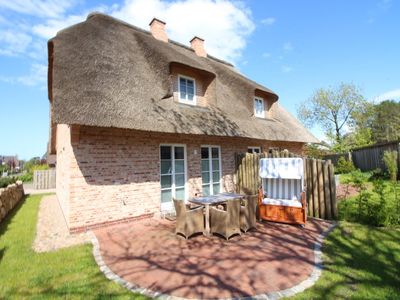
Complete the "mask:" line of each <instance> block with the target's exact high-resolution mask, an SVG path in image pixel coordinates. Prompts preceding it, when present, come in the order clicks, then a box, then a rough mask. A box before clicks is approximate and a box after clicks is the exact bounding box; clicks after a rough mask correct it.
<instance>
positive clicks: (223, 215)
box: [210, 199, 241, 240]
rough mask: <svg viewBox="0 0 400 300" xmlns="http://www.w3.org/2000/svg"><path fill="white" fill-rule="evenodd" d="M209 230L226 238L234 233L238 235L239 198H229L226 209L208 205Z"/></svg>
mask: <svg viewBox="0 0 400 300" xmlns="http://www.w3.org/2000/svg"><path fill="white" fill-rule="evenodd" d="M210 223H211V224H210V225H211V226H210V227H211V228H210V230H211V233H218V234H220V235H222V236H223V237H225V238H226V239H227V240H228V239H229V238H230V237H231V236H232V235H234V234H239V235H240V233H241V232H240V199H235V200H229V201H227V203H226V211H225V210H221V209H218V208H215V207H210Z"/></svg>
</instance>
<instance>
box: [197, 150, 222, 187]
mask: <svg viewBox="0 0 400 300" xmlns="http://www.w3.org/2000/svg"><path fill="white" fill-rule="evenodd" d="M201 148H207V149H208V155H209V157H208V158H209V170H208V171H209V176H210V182H208V183H209V184H210V194H211V191H212V194H218V193H221V192H222V152H221V146H218V145H201V146H200V162H201V159H202V158H201ZM211 148H218V154H219V157H218V160H219V161H218V164H219V191H217V192H215V191H214V187H213V186H212V185H213V184H214V182H213V179H212V176H213V174H212V173H213V172H214V170H213V168H212V150H211V151H210V149H211ZM210 155H211V156H210ZM200 168H201V163H200ZM201 173H203V172H202V170H201ZM201 188H202V189H203V181H202V182H201Z"/></svg>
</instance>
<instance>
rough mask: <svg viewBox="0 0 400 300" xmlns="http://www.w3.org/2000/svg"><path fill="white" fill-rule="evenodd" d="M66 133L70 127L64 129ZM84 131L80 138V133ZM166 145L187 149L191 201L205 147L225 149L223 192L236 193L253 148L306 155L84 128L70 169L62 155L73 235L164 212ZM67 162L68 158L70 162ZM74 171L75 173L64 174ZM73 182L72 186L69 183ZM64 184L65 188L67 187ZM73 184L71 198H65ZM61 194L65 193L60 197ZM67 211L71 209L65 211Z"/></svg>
mask: <svg viewBox="0 0 400 300" xmlns="http://www.w3.org/2000/svg"><path fill="white" fill-rule="evenodd" d="M58 126H59V127H60V128H61V129H62V130H64V131H65V126H66V125H58ZM78 131H79V132H78ZM160 144H185V145H186V154H187V164H188V166H187V170H188V174H187V175H188V176H187V178H188V187H189V196H193V195H194V194H195V193H196V192H200V191H201V168H200V147H201V145H217V146H220V147H221V157H222V176H223V183H222V186H223V190H224V191H233V188H234V183H233V175H232V174H233V172H234V154H235V152H245V151H247V146H261V147H263V149H264V150H266V151H267V150H268V147H281V148H286V149H288V150H290V151H291V152H301V151H302V146H303V144H302V143H279V142H268V141H260V140H252V139H244V138H228V137H210V136H197V135H182V134H180V135H178V134H165V133H154V132H143V131H135V130H121V129H107V128H95V127H83V126H82V127H80V128H74V129H73V130H72V155H71V156H67V157H69V158H70V161H69V162H68V163H66V162H65V158H63V157H62V156H61V153H60V155H59V158H61V161H58V164H57V169H58V174H60V178H59V177H58V174H57V184H58V185H57V195H60V197H61V198H62V199H63V200H61V201H62V202H66V200H65V197H66V196H65V195H67V197H68V195H69V200H67V202H68V204H69V205H68V208H67V209H65V212H64V213H66V214H67V216H66V217H67V219H68V220H69V226H70V229H71V230H72V231H74V230H77V229H82V228H85V227H91V226H93V225H95V224H99V223H104V222H116V221H119V220H121V219H130V218H135V217H139V216H143V215H152V214H157V213H159V212H160V183H159V180H160V175H159V168H160V163H159V147H160ZM64 157H65V156H64ZM61 168H69V171H65V170H59V169H61ZM68 176H69V179H68V180H65V179H66V177H68ZM61 181H63V183H62V182H61ZM65 183H68V184H69V194H68V193H66V192H65V186H64V185H65ZM59 189H60V191H59ZM64 206H65V207H67V205H64Z"/></svg>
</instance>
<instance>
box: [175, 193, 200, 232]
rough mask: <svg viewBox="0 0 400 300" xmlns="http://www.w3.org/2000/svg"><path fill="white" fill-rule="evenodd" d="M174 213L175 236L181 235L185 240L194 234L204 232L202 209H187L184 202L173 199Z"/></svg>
mask: <svg viewBox="0 0 400 300" xmlns="http://www.w3.org/2000/svg"><path fill="white" fill-rule="evenodd" d="M173 201H174V206H175V211H176V229H175V233H176V234H181V235H183V236H184V237H185V238H186V239H188V238H189V237H190V236H192V235H193V234H195V233H202V232H203V231H204V214H203V207H202V206H201V207H196V208H194V209H188V208H187V207H186V205H185V201H182V200H176V199H173Z"/></svg>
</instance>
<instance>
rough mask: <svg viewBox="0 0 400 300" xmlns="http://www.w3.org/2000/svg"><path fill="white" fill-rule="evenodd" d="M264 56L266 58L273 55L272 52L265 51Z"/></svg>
mask: <svg viewBox="0 0 400 300" xmlns="http://www.w3.org/2000/svg"><path fill="white" fill-rule="evenodd" d="M262 56H263V57H265V58H269V57H271V53H269V52H264V53H263V54H262Z"/></svg>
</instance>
